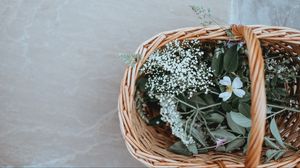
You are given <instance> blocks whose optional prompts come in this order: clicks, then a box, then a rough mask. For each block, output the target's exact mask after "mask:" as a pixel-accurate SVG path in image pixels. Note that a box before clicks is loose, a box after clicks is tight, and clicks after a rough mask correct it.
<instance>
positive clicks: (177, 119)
mask: <svg viewBox="0 0 300 168" xmlns="http://www.w3.org/2000/svg"><path fill="white" fill-rule="evenodd" d="M159 99H160V106H161V109H160V114H161V115H162V117H161V119H162V120H163V121H165V122H168V123H169V124H170V126H171V129H172V134H173V135H175V136H176V137H178V138H180V139H181V141H182V143H183V144H185V145H190V144H193V143H195V141H194V139H193V138H192V137H191V136H189V135H187V133H186V132H185V130H184V121H183V120H182V119H181V115H180V113H179V112H178V111H177V110H176V103H175V101H174V100H173V99H172V98H171V97H165V96H161V97H160V98H159Z"/></svg>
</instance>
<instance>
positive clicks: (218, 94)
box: [209, 90, 220, 95]
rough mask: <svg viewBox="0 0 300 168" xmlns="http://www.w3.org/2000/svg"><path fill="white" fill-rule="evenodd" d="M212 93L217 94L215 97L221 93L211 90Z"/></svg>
mask: <svg viewBox="0 0 300 168" xmlns="http://www.w3.org/2000/svg"><path fill="white" fill-rule="evenodd" d="M209 92H210V93H212V94H215V95H219V94H220V93H217V92H215V91H212V90H209Z"/></svg>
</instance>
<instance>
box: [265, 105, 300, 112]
mask: <svg viewBox="0 0 300 168" xmlns="http://www.w3.org/2000/svg"><path fill="white" fill-rule="evenodd" d="M267 105H268V106H270V107H274V108H281V109H286V110H288V111H293V112H297V113H300V110H297V109H294V108H290V107H285V106H279V105H274V104H267Z"/></svg>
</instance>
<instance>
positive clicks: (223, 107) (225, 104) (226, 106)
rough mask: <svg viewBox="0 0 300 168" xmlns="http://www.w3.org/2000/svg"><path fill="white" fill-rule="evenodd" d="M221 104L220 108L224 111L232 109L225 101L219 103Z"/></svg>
mask: <svg viewBox="0 0 300 168" xmlns="http://www.w3.org/2000/svg"><path fill="white" fill-rule="evenodd" d="M221 106H222V109H223V110H224V111H231V110H232V107H231V105H230V104H228V103H226V102H222V103H221Z"/></svg>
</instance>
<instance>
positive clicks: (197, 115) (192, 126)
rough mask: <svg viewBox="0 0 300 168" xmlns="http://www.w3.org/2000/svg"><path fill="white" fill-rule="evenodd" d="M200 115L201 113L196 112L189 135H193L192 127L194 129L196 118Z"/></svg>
mask: <svg viewBox="0 0 300 168" xmlns="http://www.w3.org/2000/svg"><path fill="white" fill-rule="evenodd" d="M198 114H199V111H196V112H195V113H194V117H193V120H192V123H191V125H190V131H189V135H191V134H192V127H193V126H194V124H195V121H196V118H197V116H198Z"/></svg>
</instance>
